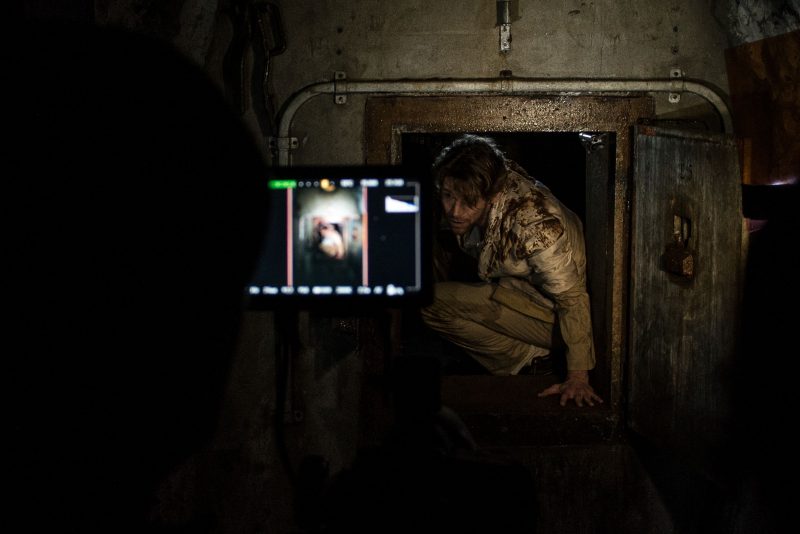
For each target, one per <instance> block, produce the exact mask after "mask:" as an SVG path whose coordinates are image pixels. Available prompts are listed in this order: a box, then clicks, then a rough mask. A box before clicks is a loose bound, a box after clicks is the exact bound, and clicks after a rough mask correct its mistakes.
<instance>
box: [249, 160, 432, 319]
mask: <svg viewBox="0 0 800 534" xmlns="http://www.w3.org/2000/svg"><path fill="white" fill-rule="evenodd" d="M424 186H425V184H424V182H423V181H422V180H420V179H419V178H417V177H415V176H413V175H410V174H408V173H406V172H402V171H400V170H399V169H397V168H388V169H387V168H380V169H378V168H367V167H360V168H355V169H350V170H346V169H335V170H330V169H329V170H326V169H319V168H312V169H296V168H295V169H291V171H290V170H285V171H283V172H282V173H281V171H276V173H275V176H273V177H271V178H270V180H269V188H270V197H271V203H270V214H269V223H268V228H267V231H266V236H265V240H264V246H263V248H262V251H261V255H260V259H259V262H258V265H257V268H256V272H255V273H254V275H253V277H252V280H251V282H250V284H249V286H248V288H247V293H248V295H247V296H248V302H249V303H250V307H251V308H271V307H273V306H274V305H277V304H279V303H284V304H286V303H288V304H296V305H298V306H300V307H313V306H315V305H316V304H319V303H326V302H327V303H330V302H336V301H343V300H348V301H355V302H364V303H369V302H376V303H377V302H380V303H382V304H385V305H392V304H399V305H405V304H407V303H409V302H412V301H414V300H417V299H420V298H423V297H425V296H426V295H427V293H428V291H429V289H430V288H429V287H428V286H429V284H428V276H427V268H426V265H427V263H426V262H427V255H428V250H427V248H428V243H427V241H428V240H427V235H426V232H424V228H426V226H425V224H426V223H425V210H424V200H425V199H424V197H426V196H427V195H426V192H425V187H424Z"/></svg>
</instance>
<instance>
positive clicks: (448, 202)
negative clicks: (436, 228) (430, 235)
mask: <svg viewBox="0 0 800 534" xmlns="http://www.w3.org/2000/svg"><path fill="white" fill-rule="evenodd" d="M441 194H442V208H443V209H444V214H445V217H447V222H448V223H449V224H450V229H452V230H453V233H454V234H456V235H464V234H466V233H467V232H469V231H470V229H472V227H473V226H475V225H476V224H479V225H483V224H485V223H486V216H487V214H488V213H489V204H488V203H487V202H486V200H485V199H483V198H480V199H478V202H477V203H476V204H475V205H474V206H470V205H468V204H467V202H466V201H465V200H464V197H463V196H462V195H460V194H459V193H457V192H456V191H455V189H454V187H453V179H452V178H445V179H444V180H443V181H442V191H441Z"/></svg>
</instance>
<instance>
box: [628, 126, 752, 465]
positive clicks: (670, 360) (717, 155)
mask: <svg viewBox="0 0 800 534" xmlns="http://www.w3.org/2000/svg"><path fill="white" fill-rule="evenodd" d="M634 158H635V162H634V182H633V195H632V202H633V204H632V206H631V209H632V218H631V240H632V249H631V271H630V273H631V275H630V276H631V286H630V308H629V311H630V322H629V324H630V330H629V332H630V338H629V340H630V345H629V347H630V351H629V359H628V373H627V378H628V402H627V407H628V412H627V413H628V425H629V427H630V428H631V429H632V430H634V431H635V432H636V433H637V434H639V435H640V436H643V437H644V438H646V439H647V440H649V441H651V442H652V443H653V444H654V445H656V446H658V447H659V448H662V449H666V450H669V451H671V452H673V453H676V455H677V456H678V457H681V458H683V459H686V460H688V461H689V463H690V464H692V465H695V466H697V467H700V468H701V469H703V470H704V471H705V470H706V469H711V466H712V465H713V463H714V461H713V460H714V456H715V454H716V453H718V452H719V448H720V447H721V446H722V444H723V443H724V437H725V435H726V427H727V424H728V423H729V422H730V421H729V416H730V411H731V404H730V395H731V389H730V388H731V376H732V374H731V373H732V368H731V367H732V365H733V363H734V358H735V356H736V351H737V347H738V341H737V333H738V331H739V328H738V326H739V325H738V322H739V312H740V302H741V299H740V288H741V283H742V280H741V275H742V261H741V251H742V237H743V232H742V228H743V225H742V223H743V218H742V208H741V179H740V174H739V168H738V158H737V148H736V144H735V143H734V142H733V140H731V139H730V138H728V137H725V136H715V135H710V134H697V133H687V132H679V131H674V130H672V131H670V130H664V129H660V128H655V127H650V126H640V127H637V129H636V131H635V142H634ZM711 470H712V471H713V469H711Z"/></svg>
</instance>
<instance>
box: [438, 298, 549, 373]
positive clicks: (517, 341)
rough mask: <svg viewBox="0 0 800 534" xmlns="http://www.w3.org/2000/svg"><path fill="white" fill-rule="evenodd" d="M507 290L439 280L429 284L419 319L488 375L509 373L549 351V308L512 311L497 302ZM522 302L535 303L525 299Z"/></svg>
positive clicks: (516, 370)
mask: <svg viewBox="0 0 800 534" xmlns="http://www.w3.org/2000/svg"><path fill="white" fill-rule="evenodd" d="M507 291H509V290H508V289H506V288H498V286H496V285H494V284H487V283H463V282H441V283H438V284H436V285H435V286H434V298H433V304H431V305H430V306H428V307H427V308H424V309H423V310H422V318H423V320H424V321H425V323H426V324H427V325H428V326H430V327H431V328H432V329H433V330H436V331H437V332H439V333H440V334H441V335H442V336H443V337H444V338H446V339H448V340H449V341H451V342H453V343H454V344H456V345H458V346H459V347H461V348H463V349H464V350H465V351H466V352H467V353H468V354H469V355H470V356H472V357H473V358H475V359H476V360H477V361H478V362H479V363H480V364H481V365H483V366H484V367H486V369H488V370H489V371H490V372H491V373H492V374H496V375H515V374H517V373H518V372H519V371H520V369H522V368H523V367H524V366H525V365H527V364H528V363H530V362H531V360H532V359H533V358H537V357H541V356H545V355H547V354H548V353H549V351H550V348H551V347H552V344H553V331H554V324H553V312H552V310H550V309H546V308H541V309H533V308H530V309H529V310H528V311H529V313H521V312H519V311H516V310H515V309H512V308H510V307H509V306H507V305H504V304H501V303H500V302H499V301H504V300H505V299H504V298H503V296H504V293H505V292H507ZM496 293H497V294H496ZM528 306H533V307H536V305H535V304H533V303H531V302H530V301H528Z"/></svg>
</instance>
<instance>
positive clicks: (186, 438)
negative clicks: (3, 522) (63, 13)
mask: <svg viewBox="0 0 800 534" xmlns="http://www.w3.org/2000/svg"><path fill="white" fill-rule="evenodd" d="M15 24H17V26H16V27H15V28H14V31H13V32H11V34H10V35H7V37H11V38H13V40H14V44H15V48H14V50H13V53H12V54H9V58H10V60H9V61H8V62H7V64H6V68H7V72H8V74H9V76H10V78H12V79H14V80H15V83H14V84H12V85H11V86H10V87H8V89H9V90H10V91H11V95H10V96H8V97H7V100H5V105H6V127H7V131H8V132H10V133H12V136H11V139H10V140H9V141H7V143H6V149H7V150H8V153H7V155H6V156H5V157H4V164H5V165H6V166H7V167H6V169H7V170H6V172H4V176H5V179H4V180H3V186H2V187H3V195H2V196H3V198H4V201H5V202H6V204H7V207H8V211H7V213H9V214H11V215H12V217H13V219H14V224H12V225H10V226H6V227H5V228H4V235H5V236H7V239H5V240H4V242H5V243H6V251H5V258H6V260H7V261H6V267H7V269H8V278H7V279H6V280H7V281H9V280H13V283H12V284H11V285H10V287H6V288H5V289H4V298H3V305H4V311H5V313H4V316H5V317H7V323H6V328H7V329H8V332H9V334H8V335H7V336H4V341H3V343H4V350H3V352H4V354H5V358H4V360H5V365H6V367H5V372H6V375H5V376H6V379H7V382H8V383H9V387H8V388H7V389H6V392H5V393H6V398H7V399H10V402H11V403H12V406H13V409H12V410H10V412H11V413H10V416H9V418H8V420H7V431H8V432H7V435H8V436H9V437H8V438H7V440H6V441H7V444H8V445H9V449H10V452H9V453H8V456H7V458H6V460H7V461H8V460H11V464H12V465H11V466H10V467H9V468H8V469H6V470H5V471H4V473H5V475H6V479H5V481H6V483H7V487H8V489H9V491H10V494H11V496H12V497H11V499H12V500H11V501H10V502H9V503H8V504H9V505H10V506H9V508H10V509H11V510H12V512H11V514H10V517H9V518H8V519H9V523H10V524H13V525H14V527H13V530H14V531H15V532H28V531H30V532H47V531H58V532H156V531H158V532H171V531H180V532H199V531H208V530H209V529H211V528H212V527H213V525H214V524H215V522H216V519H215V518H214V517H207V518H203V519H202V520H200V521H199V522H200V523H202V524H189V525H180V526H173V525H165V524H160V522H159V520H158V518H156V517H154V516H152V515H151V514H152V512H153V510H154V506H155V505H156V497H155V491H156V488H157V487H158V485H159V483H160V482H161V481H163V480H164V478H165V477H167V476H168V474H169V473H170V472H171V471H172V470H173V469H174V468H175V467H176V466H177V465H178V464H180V463H181V462H182V461H184V460H185V459H186V458H187V457H189V456H190V455H192V454H193V453H195V452H197V451H199V450H201V449H202V448H203V447H204V446H205V445H206V444H207V443H208V441H209V440H210V439H211V437H212V436H213V434H214V431H215V428H216V425H217V417H218V413H219V408H220V405H221V400H222V396H223V391H224V387H225V385H226V381H227V377H228V371H229V369H230V364H231V359H232V356H233V351H234V346H235V341H236V336H237V334H238V329H239V323H240V318H241V306H242V297H243V288H244V284H245V281H246V279H247V277H248V276H249V275H250V271H251V270H252V268H253V265H254V263H255V254H256V250H257V245H258V242H259V241H260V238H261V233H262V232H263V227H264V220H265V211H266V203H265V198H266V197H265V196H264V195H263V183H262V180H263V172H264V168H263V165H262V160H261V156H260V154H259V152H258V150H257V148H256V147H255V145H254V144H253V141H252V138H251V137H250V136H249V133H248V132H247V131H246V129H245V128H244V127H243V126H242V125H241V124H240V123H239V122H238V119H236V118H235V116H234V115H233V114H232V113H231V112H230V110H229V108H228V106H227V104H226V103H225V101H224V100H223V98H222V96H221V95H220V94H218V92H217V89H216V86H215V85H214V84H213V83H212V82H211V81H210V80H209V79H207V77H206V76H205V74H204V73H203V72H202V71H201V70H200V69H199V68H197V67H196V66H194V65H192V64H189V63H188V62H187V61H186V60H184V59H183V58H182V57H181V56H180V55H179V54H178V53H177V52H176V51H175V50H173V49H172V48H170V47H167V46H165V45H163V44H161V43H158V42H155V41H152V40H149V39H147V38H143V37H141V36H138V37H137V36H134V35H131V34H128V33H124V32H122V31H118V30H111V29H99V28H95V27H91V26H85V25H82V24H69V23H57V22H47V21H44V20H36V21H32V22H30V23H22V22H16V21H15Z"/></svg>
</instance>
